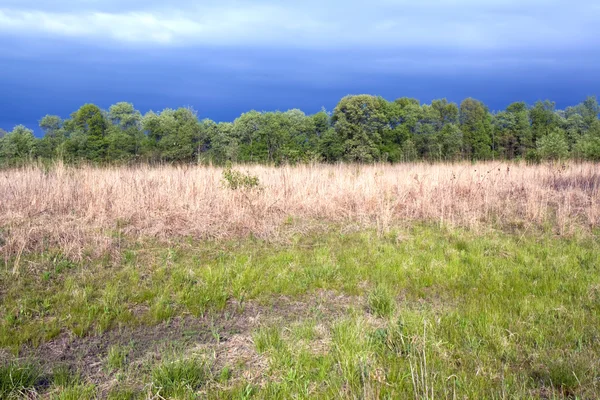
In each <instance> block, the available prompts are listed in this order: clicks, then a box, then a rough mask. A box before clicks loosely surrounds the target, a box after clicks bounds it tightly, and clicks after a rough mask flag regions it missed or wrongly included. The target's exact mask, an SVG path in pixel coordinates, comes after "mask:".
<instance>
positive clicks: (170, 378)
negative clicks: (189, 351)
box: [152, 359, 208, 398]
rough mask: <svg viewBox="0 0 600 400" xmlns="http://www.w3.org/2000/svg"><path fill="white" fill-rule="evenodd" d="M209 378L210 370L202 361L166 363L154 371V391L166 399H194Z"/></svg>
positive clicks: (186, 360)
mask: <svg viewBox="0 0 600 400" xmlns="http://www.w3.org/2000/svg"><path fill="white" fill-rule="evenodd" d="M207 378H208V370H207V367H206V365H205V363H204V361H202V360H198V359H179V360H174V361H165V362H163V363H162V364H160V365H158V366H156V367H155V368H154V369H153V370H152V390H153V392H154V393H155V394H156V395H157V396H162V397H166V398H172V397H178V398H187V397H190V398H192V397H193V396H194V392H195V391H196V390H198V389H200V388H201V387H202V385H203V384H204V383H206V380H207Z"/></svg>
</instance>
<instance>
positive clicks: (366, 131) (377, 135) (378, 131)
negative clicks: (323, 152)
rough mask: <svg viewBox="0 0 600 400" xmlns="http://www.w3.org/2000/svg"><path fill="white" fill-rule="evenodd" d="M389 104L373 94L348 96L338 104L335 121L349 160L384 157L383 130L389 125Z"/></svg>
mask: <svg viewBox="0 0 600 400" xmlns="http://www.w3.org/2000/svg"><path fill="white" fill-rule="evenodd" d="M386 103H387V102H386V101H385V100H384V99H383V98H381V97H375V96H370V95H359V96H346V97H344V98H343V99H342V100H341V101H340V102H339V103H338V105H337V106H336V108H335V110H334V111H333V116H332V122H333V127H334V129H335V132H336V133H337V135H338V136H339V137H340V140H341V142H342V147H343V157H344V159H345V160H347V161H358V162H372V161H376V160H378V159H379V158H380V150H379V148H380V145H381V141H382V133H383V130H384V128H385V127H386V126H387V124H388V119H387V116H386V106H387V104H386Z"/></svg>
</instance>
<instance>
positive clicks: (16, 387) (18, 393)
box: [0, 362, 44, 399]
mask: <svg viewBox="0 0 600 400" xmlns="http://www.w3.org/2000/svg"><path fill="white" fill-rule="evenodd" d="M43 383H44V382H43V378H42V372H41V370H40V368H39V366H38V365H36V364H33V363H23V364H21V363H17V362H8V363H6V364H5V365H2V366H0V398H6V399H11V398H15V399H16V398H21V397H28V396H35V394H36V392H37V390H38V388H39V387H41V386H42V385H43Z"/></svg>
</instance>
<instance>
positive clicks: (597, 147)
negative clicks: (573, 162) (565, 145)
mask: <svg viewBox="0 0 600 400" xmlns="http://www.w3.org/2000/svg"><path fill="white" fill-rule="evenodd" d="M573 152H574V154H575V155H576V156H577V157H578V158H582V159H586V160H590V161H600V121H597V120H596V121H595V122H594V123H593V124H592V126H591V127H590V130H589V131H588V132H587V133H586V134H585V135H584V136H582V137H581V138H580V139H579V141H578V142H577V143H576V144H575V146H574V151H573Z"/></svg>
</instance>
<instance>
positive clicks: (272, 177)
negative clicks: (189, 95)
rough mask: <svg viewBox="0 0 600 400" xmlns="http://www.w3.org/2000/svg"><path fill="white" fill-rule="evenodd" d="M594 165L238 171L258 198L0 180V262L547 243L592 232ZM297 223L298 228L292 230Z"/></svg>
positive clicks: (206, 186) (101, 177)
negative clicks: (230, 245)
mask: <svg viewBox="0 0 600 400" xmlns="http://www.w3.org/2000/svg"><path fill="white" fill-rule="evenodd" d="M598 168H599V166H598V165H597V164H568V165H539V166H527V165H524V164H520V165H519V164H504V163H479V164H474V165H471V164H435V165H427V164H403V165H394V166H391V165H372V166H363V165H335V166H328V165H307V166H297V167H278V168H275V167H265V166H248V167H239V168H238V169H241V170H244V171H246V170H247V171H249V172H250V173H252V174H256V175H257V176H258V177H259V178H260V183H261V185H262V187H263V190H260V191H252V192H248V191H246V192H243V191H239V190H238V191H233V190H229V189H227V188H225V187H224V186H223V184H222V182H221V180H222V169H220V168H216V167H201V166H180V167H176V166H159V167H150V166H140V167H111V168H94V167H79V168H71V167H66V166H63V165H56V166H54V167H52V168H50V169H45V168H43V167H38V166H30V167H26V168H22V169H13V170H5V171H2V172H0V245H1V246H2V247H0V251H1V252H3V254H4V255H5V257H6V258H7V259H8V258H9V257H14V258H15V259H16V260H17V262H16V263H15V265H18V260H19V258H20V255H21V254H22V253H23V252H28V251H40V250H43V249H44V248H47V247H48V246H58V247H60V248H61V250H62V251H63V252H65V253H66V254H67V255H69V256H71V257H76V258H77V257H83V256H84V252H83V249H84V248H88V249H89V248H92V249H95V250H96V251H99V252H101V251H104V250H107V249H110V248H112V247H114V246H115V241H117V240H118V239H117V238H116V237H115V236H116V235H115V232H120V233H122V234H125V235H132V236H133V237H137V236H152V237H157V238H160V239H166V238H169V237H173V236H192V237H196V238H204V237H211V238H228V237H236V236H240V235H248V234H254V235H256V236H258V237H262V238H267V239H270V238H277V237H279V236H280V235H281V231H282V227H283V226H286V225H287V226H290V225H292V226H301V225H302V223H310V221H318V222H324V223H328V224H329V223H334V224H341V225H344V224H351V225H354V226H356V225H358V226H371V227H377V229H378V230H380V231H385V230H387V229H388V228H389V227H390V226H392V225H394V224H398V223H403V222H405V221H428V222H431V221H433V222H436V223H440V224H442V225H451V226H452V225H460V226H466V227H470V228H473V229H483V228H487V227H496V228H498V227H500V228H509V229H514V228H517V229H524V230H525V229H529V228H530V227H540V226H546V227H551V228H552V229H554V230H555V232H556V233H558V234H569V233H572V232H573V231H575V230H588V231H589V230H590V229H593V228H596V227H598V225H599V222H600V203H599V201H598V199H599V197H600V196H599V192H600V173H599V172H598V171H599V169H598ZM298 221H300V224H299V225H298V223H297V222H298Z"/></svg>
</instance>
